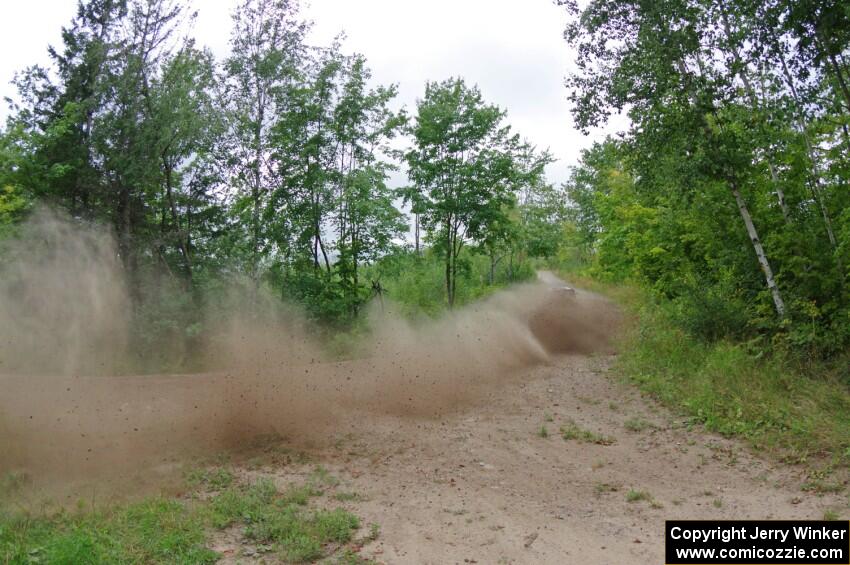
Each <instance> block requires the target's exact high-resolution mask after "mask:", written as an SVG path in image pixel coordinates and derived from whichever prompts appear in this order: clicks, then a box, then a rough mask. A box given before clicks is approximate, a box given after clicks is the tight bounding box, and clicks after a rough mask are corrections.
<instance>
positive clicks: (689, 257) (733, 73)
mask: <svg viewBox="0 0 850 565" xmlns="http://www.w3.org/2000/svg"><path fill="white" fill-rule="evenodd" d="M559 3H560V4H563V5H564V6H565V9H566V11H567V13H568V14H569V17H570V21H569V24H568V26H567V29H566V34H565V37H566V39H567V41H568V42H569V43H570V45H571V46H572V47H573V48H574V49H575V50H576V52H577V53H579V55H578V61H577V65H576V68H575V70H574V72H572V73H571V74H570V75H569V76H568V78H567V83H568V86H569V87H570V97H571V100H572V102H573V104H574V108H573V116H574V118H575V120H576V123H577V125H578V127H579V128H582V129H589V128H592V127H596V126H600V125H602V124H604V123H606V122H607V121H608V118H609V116H610V115H612V114H615V113H618V112H623V113H625V114H627V116H628V118H629V124H628V126H627V127H626V128H625V131H623V132H622V135H619V136H617V137H616V138H615V137H612V138H609V139H608V140H606V141H605V142H602V143H598V144H596V145H595V146H593V147H592V148H591V149H589V150H587V151H585V152H584V154H583V157H582V160H581V163H580V164H579V165H578V166H577V167H575V168H574V170H573V174H572V177H571V179H570V181H569V182H568V183H567V187H566V191H567V193H568V196H569V198H570V201H571V205H572V208H571V213H572V215H571V226H572V228H574V232H573V234H572V236H571V237H572V239H571V243H570V244H569V245H567V246H566V247H571V251H569V252H566V251H562V253H561V260H560V262H558V263H557V264H555V266H556V267H558V268H560V269H562V272H565V276H567V278H568V279H570V280H576V281H578V279H577V278H576V274H578V275H580V276H584V277H586V278H588V279H591V280H593V281H595V282H597V283H600V286H599V287H598V288H600V289H602V290H603V292H605V293H607V294H609V295H610V296H615V297H617V298H618V299H619V300H620V302H621V303H622V304H623V305H624V306H625V307H626V309H627V310H628V311H629V312H630V314H631V315H632V317H633V324H632V327H631V328H630V329H629V331H628V335H627V336H626V337H625V341H624V342H623V345H622V347H621V349H620V356H619V360H618V367H619V370H620V371H621V372H622V374H623V375H625V377H626V378H628V379H629V380H630V381H631V382H633V383H635V384H637V385H638V386H640V387H641V388H642V389H643V390H645V391H647V392H649V393H651V394H652V395H653V396H655V397H656V398H658V399H660V400H661V401H662V402H664V403H665V404H667V405H669V406H671V407H673V408H674V409H676V410H677V411H679V412H680V413H681V414H683V415H685V416H686V417H687V418H688V419H689V421H690V422H694V423H701V424H705V425H706V427H708V428H709V429H711V430H715V431H718V432H721V433H723V434H727V435H738V436H742V437H744V438H746V439H747V440H748V441H750V443H751V444H752V445H753V446H754V447H756V448H759V449H763V450H767V451H769V452H772V453H775V454H777V455H779V456H781V457H784V458H786V459H787V460H789V461H794V462H808V463H811V464H812V465H813V466H815V467H819V468H821V469H820V470H819V471H818V472H821V471H823V472H825V473H827V474H828V469H830V468H834V467H835V466H843V467H846V466H847V464H848V462H850V418H848V417H847V416H848V414H850V355H848V348H850V287H848V280H850V270H848V268H850V254H848V252H850V223H848V222H850V214H848V210H850V199H848V198H850V193H848V191H847V190H846V186H847V183H848V180H850V135H848V132H849V131H850V130H848V124H850V90H848V88H847V85H848V84H850V67H848V64H847V60H848V59H847V55H848V47H850V33H849V32H848V30H850V25H848V24H850V13H848V12H847V10H846V9H845V7H844V6H839V5H838V4H828V3H817V2H816V3H814V4H806V5H802V4H800V3H798V2H791V1H787V0H776V1H771V2H757V3H750V2H740V1H727V0H707V1H704V2H696V3H688V2H666V3H645V2H636V1H626V2H622V1H619V0H592V1H591V2H589V3H585V4H579V3H575V2H566V1H564V2H559ZM824 469H826V471H824Z"/></svg>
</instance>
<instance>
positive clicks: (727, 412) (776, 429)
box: [618, 297, 850, 465]
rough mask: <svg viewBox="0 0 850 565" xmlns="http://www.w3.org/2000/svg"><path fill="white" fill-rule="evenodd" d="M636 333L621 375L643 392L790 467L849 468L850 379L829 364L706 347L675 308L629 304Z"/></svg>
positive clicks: (639, 301)
mask: <svg viewBox="0 0 850 565" xmlns="http://www.w3.org/2000/svg"><path fill="white" fill-rule="evenodd" d="M629 303H630V308H631V309H633V311H634V313H635V314H636V316H637V322H636V326H635V327H634V328H633V330H632V331H631V333H630V335H629V336H628V337H627V340H626V343H624V344H623V347H622V348H621V351H622V353H621V355H620V357H619V359H618V369H619V370H620V371H621V372H622V373H623V374H624V375H625V376H626V377H627V378H628V379H629V380H630V381H631V382H633V383H635V384H637V385H638V386H639V387H640V388H641V389H643V390H645V391H647V392H649V393H651V394H652V395H653V396H655V397H656V398H658V399H659V400H661V401H662V402H664V403H665V404H667V405H668V406H671V407H673V408H675V409H676V410H678V411H680V412H682V413H684V414H686V415H688V416H689V417H690V418H691V420H692V421H693V422H696V423H701V424H704V425H705V426H706V427H707V428H708V429H710V430H712V431H716V432H719V433H722V434H726V435H738V436H742V437H745V438H746V439H747V440H748V441H749V442H751V443H752V445H754V446H755V447H757V448H760V449H765V450H768V451H771V452H774V453H777V454H779V455H781V456H785V457H788V458H789V459H790V460H792V461H806V460H808V459H810V458H814V457H824V456H825V457H829V458H832V459H833V460H835V461H836V462H838V463H841V464H845V465H846V464H848V463H850V459H848V457H850V421H848V419H847V417H846V416H847V414H848V413H850V412H848V411H850V392H848V387H850V380H847V379H846V376H844V377H843V382H842V376H841V375H840V373H837V372H836V371H835V370H832V369H830V368H829V366H828V365H825V364H817V365H812V366H809V367H801V366H798V365H795V363H794V362H793V361H789V360H783V359H782V358H781V357H778V356H769V357H766V356H763V355H762V354H760V353H757V352H754V351H751V350H748V348H747V347H746V346H745V345H738V344H734V343H730V342H728V341H719V342H715V343H705V342H703V341H700V340H697V339H695V338H693V337H692V336H690V335H689V334H688V333H687V332H685V331H684V330H683V329H682V328H681V327H680V326H679V325H678V324H677V323H676V322H675V320H676V316H677V312H676V307H675V305H673V304H669V303H664V302H657V301H651V300H647V299H646V298H643V297H638V298H634V297H632V298H630V299H629Z"/></svg>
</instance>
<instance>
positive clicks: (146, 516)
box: [0, 498, 218, 565]
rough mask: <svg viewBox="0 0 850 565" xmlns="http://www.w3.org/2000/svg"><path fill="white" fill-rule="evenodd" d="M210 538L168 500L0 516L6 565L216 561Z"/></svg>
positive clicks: (196, 520) (0, 544) (0, 542)
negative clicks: (102, 508)
mask: <svg viewBox="0 0 850 565" xmlns="http://www.w3.org/2000/svg"><path fill="white" fill-rule="evenodd" d="M205 540H206V536H205V534H204V524H203V521H202V520H201V519H200V518H199V517H198V516H196V515H195V514H193V512H192V511H191V510H189V509H188V508H187V507H186V506H184V505H183V504H182V503H180V502H177V501H174V500H167V499H159V498H157V499H150V500H146V501H144V502H140V503H137V504H133V505H130V506H128V507H126V508H116V509H113V510H108V511H95V512H79V513H70V512H60V513H59V514H57V515H54V516H37V517H33V516H28V515H25V514H24V515H11V514H0V559H2V560H3V562H5V563H57V564H63V563H64V564H68V565H71V564H77V563H126V564H128V565H129V564H131V563H154V562H155V563H215V562H216V561H217V560H218V556H217V554H216V553H215V552H213V551H210V550H209V549H206V548H205V547H204V543H205Z"/></svg>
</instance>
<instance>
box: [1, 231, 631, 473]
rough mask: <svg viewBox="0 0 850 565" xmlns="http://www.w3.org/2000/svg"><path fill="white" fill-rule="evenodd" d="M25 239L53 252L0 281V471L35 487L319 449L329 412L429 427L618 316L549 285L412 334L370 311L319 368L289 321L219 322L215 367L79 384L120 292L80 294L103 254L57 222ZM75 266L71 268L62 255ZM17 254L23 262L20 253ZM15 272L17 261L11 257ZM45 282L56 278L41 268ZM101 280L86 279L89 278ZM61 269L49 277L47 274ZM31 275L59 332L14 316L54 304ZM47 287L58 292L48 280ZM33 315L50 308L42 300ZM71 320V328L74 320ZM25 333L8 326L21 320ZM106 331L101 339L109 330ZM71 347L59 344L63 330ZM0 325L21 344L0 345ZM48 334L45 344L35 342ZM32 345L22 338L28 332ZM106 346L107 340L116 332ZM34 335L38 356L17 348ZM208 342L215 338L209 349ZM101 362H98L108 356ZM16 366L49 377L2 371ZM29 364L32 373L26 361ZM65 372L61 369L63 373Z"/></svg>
mask: <svg viewBox="0 0 850 565" xmlns="http://www.w3.org/2000/svg"><path fill="white" fill-rule="evenodd" d="M38 229H41V230H46V231H47V232H49V233H51V234H53V233H56V230H57V229H58V230H59V231H60V232H61V236H62V238H64V239H65V240H66V243H65V244H64V245H65V248H64V249H63V253H59V254H51V255H50V256H48V257H47V258H46V259H45V258H40V259H39V260H38V264H37V268H34V269H32V268H30V267H28V266H25V265H19V266H17V267H16V270H15V273H16V274H15V277H16V278H15V280H16V281H17V283H16V284H14V285H12V284H4V285H3V286H2V291H3V294H2V296H0V300H2V310H0V311H2V313H3V315H4V316H5V319H4V320H3V322H4V323H2V326H3V327H4V328H5V330H4V332H5V333H4V339H5V340H6V343H10V342H11V343H15V344H24V346H19V347H17V349H16V350H13V349H10V348H5V349H3V360H4V365H3V367H4V369H3V372H4V373H6V374H5V375H4V376H2V377H0V380H2V383H1V384H0V386H2V389H3V391H4V394H3V396H2V398H0V442H2V443H0V451H2V454H3V456H2V457H0V472H9V471H16V472H24V473H26V474H27V475H29V476H30V477H32V478H33V479H34V480H36V481H38V480H42V481H44V482H50V481H56V480H61V481H68V480H75V479H81V478H86V479H91V478H93V477H102V476H103V477H106V476H110V475H113V476H114V475H123V474H127V473H136V472H138V471H139V469H142V468H157V467H159V468H167V467H168V466H169V465H170V464H172V463H175V462H179V461H180V460H182V459H185V458H187V457H190V456H192V455H196V454H203V453H205V452H210V451H212V450H220V449H227V448H232V447H236V446H240V445H244V443H245V442H246V441H247V440H249V439H250V438H251V437H254V436H259V435H263V434H276V435H278V436H283V437H285V438H287V440H288V441H290V442H292V443H293V444H299V443H312V444H316V443H321V442H322V441H323V440H324V439H325V438H326V437H327V434H326V432H327V430H328V427H329V426H331V425H332V424H333V423H334V421H335V416H336V415H338V414H340V413H341V412H342V411H352V410H354V411H359V412H363V413H365V414H368V413H381V414H398V415H407V416H412V417H426V418H428V417H437V416H439V415H441V414H444V413H446V412H447V411H450V410H452V409H454V408H456V407H457V406H458V405H460V404H463V403H469V402H473V401H475V400H476V399H478V398H485V397H486V395H487V393H488V391H492V388H493V387H494V386H497V385H499V384H500V383H502V382H505V381H509V380H511V379H512V378H516V376H517V374H518V372H519V371H518V370H519V369H522V368H524V367H528V366H530V365H535V364H541V363H546V362H547V360H548V359H549V356H550V355H552V354H562V353H589V352H594V351H605V350H607V349H609V348H610V345H609V342H610V337H611V333H612V329H613V328H614V327H615V326H616V324H617V321H618V314H617V312H616V311H615V310H614V309H613V307H611V306H610V305H609V304H608V303H607V302H605V301H604V300H603V299H601V298H600V297H598V296H595V295H593V294H590V293H586V292H581V291H578V292H572V293H563V292H557V293H553V292H551V291H550V288H551V287H552V286H553V284H556V285H557V286H559V287H563V282H562V281H560V280H558V279H557V278H556V277H554V276H553V275H551V274H549V273H544V274H543V275H541V280H539V281H538V282H536V283H534V284H528V285H523V286H519V287H516V288H514V289H512V290H509V291H504V292H500V293H498V294H496V295H494V296H492V297H491V298H489V299H487V300H485V301H482V302H480V303H477V304H476V305H475V306H474V307H470V308H466V309H461V310H458V311H456V312H454V313H451V314H448V315H446V316H444V317H443V318H441V319H439V320H436V321H431V322H428V323H424V324H419V325H412V324H410V323H408V322H406V321H404V320H402V319H401V318H399V317H398V316H396V315H394V314H393V312H392V307H391V305H390V307H388V308H386V309H385V311H383V312H381V311H380V309H379V308H377V307H376V308H374V309H373V312H372V313H371V326H372V327H373V328H375V330H374V332H373V336H372V338H371V341H370V343H369V344H368V345H367V347H366V348H365V352H364V354H363V355H362V357H361V358H358V359H356V360H350V361H344V362H322V361H321V356H320V353H319V352H320V349H321V348H320V347H319V346H318V344H315V343H313V342H311V341H310V339H309V338H308V337H307V334H306V333H303V332H302V331H301V329H300V328H299V326H298V324H297V323H295V322H294V321H293V319H292V318H290V319H289V320H287V319H280V320H277V321H276V323H275V324H274V325H272V324H269V323H265V324H263V325H256V326H252V325H251V324H250V323H248V322H246V321H245V320H234V321H233V323H232V324H231V325H230V327H228V328H226V331H223V332H222V333H221V334H220V335H219V338H220V339H219V341H218V342H217V343H216V347H215V348H214V349H215V350H216V352H217V354H216V355H212V354H210V358H209V363H210V364H211V365H212V364H220V365H219V366H218V367H211V368H217V370H211V371H210V372H206V373H203V374H193V375H145V376H83V375H85V373H83V372H82V371H80V368H81V367H88V368H91V365H90V364H87V362H88V361H91V360H88V359H86V356H93V357H94V358H95V359H98V360H99V361H98V362H101V363H103V362H105V361H109V362H111V363H112V362H116V359H114V357H115V354H116V353H118V352H120V351H121V349H120V347H121V344H123V343H124V339H125V338H124V337H123V336H122V337H121V340H122V341H121V343H117V344H110V348H111V349H110V350H109V351H101V350H100V349H99V348H100V347H104V346H102V345H101V341H102V340H103V339H104V336H106V335H110V333H109V331H106V329H105V328H104V326H101V325H98V324H99V322H100V320H98V319H97V316H95V315H94V314H95V313H102V314H104V315H105V314H108V315H110V316H111V315H112V313H115V312H119V313H120V312H121V311H122V306H126V305H122V304H120V301H121V300H123V297H124V296H126V294H125V293H124V292H123V291H122V290H116V291H114V292H113V293H112V294H110V295H108V296H110V300H114V301H117V302H118V303H116V304H110V305H108V307H104V306H100V305H97V304H95V303H94V302H95V301H97V300H100V299H101V296H102V294H103V293H102V292H94V289H92V288H90V286H89V285H102V284H112V285H118V286H119V287H120V279H118V278H114V277H116V275H113V274H112V273H114V272H115V271H114V269H117V268H118V267H117V265H113V264H112V263H111V262H110V261H111V260H110V259H109V258H110V257H113V256H114V255H111V253H112V248H111V247H110V245H108V244H97V245H94V244H93V241H94V240H91V241H86V242H83V243H80V244H79V245H78V246H76V247H74V245H76V244H75V243H74V236H73V235H72V234H71V233H66V232H62V231H61V230H62V224H61V222H59V223H56V221H55V220H50V221H49V222H43V223H42V224H41V225H40V227H38ZM67 242H70V244H71V248H69V247H68V243H67ZM73 253H77V254H82V253H84V254H87V256H86V258H85V260H82V259H80V258H78V259H80V260H81V263H80V264H83V265H86V269H84V270H83V269H81V270H78V271H75V270H73V269H69V268H68V265H71V264H75V263H74V261H73V257H72V256H69V255H73ZM30 257H33V256H32V255H30ZM21 260H22V261H23V259H21ZM54 269H57V271H53V270H54ZM91 269H95V270H94V272H95V273H101V274H103V275H106V276H107V279H106V280H107V281H108V283H105V282H104V281H103V280H102V279H101V277H100V276H98V277H96V278H92V277H91V275H90V270H91ZM60 271H61V272H62V275H61V279H60V278H59V277H60V275H59V272H60ZM28 277H30V278H37V279H38V280H41V281H48V283H47V284H51V285H52V284H55V285H57V287H60V286H61V287H64V288H69V289H72V290H71V291H70V292H73V293H74V294H75V297H76V303H75V304H76V305H75V308H74V310H73V311H71V310H65V311H62V320H63V324H61V325H58V326H57V325H55V324H54V325H51V324H50V319H51V314H52V312H53V308H52V307H49V306H44V307H42V308H39V309H37V310H28V309H23V308H19V307H17V306H15V305H16V304H22V303H23V304H35V303H36V297H35V296H31V295H30V294H31V293H34V292H38V293H47V294H46V295H45V296H48V297H49V296H51V293H56V294H57V297H58V298H59V299H60V301H65V300H66V299H67V297H66V296H65V295H64V294H63V293H62V292H59V291H57V290H56V289H54V288H53V287H50V288H47V289H45V288H44V286H43V285H41V286H39V285H29V284H28V283H29V282H30V281H29V280H28ZM4 280H7V281H8V280H10V279H9V278H6V279H4ZM58 280H61V281H62V283H61V285H60V284H59V283H58V282H53V281H58ZM47 304H50V303H49V302H48V303H47ZM77 315H79V316H83V318H82V319H76V318H75V316H77ZM23 318H26V319H27V320H28V323H27V324H23V323H21V322H22V319H23ZM113 323H114V321H113V320H110V321H109V322H108V324H107V327H110V324H113ZM69 324H70V327H71V328H73V329H74V332H77V333H79V334H80V338H78V339H77V340H75V341H71V342H67V341H65V337H64V334H62V333H61V332H67V331H69V330H68V327H69ZM9 328H18V329H19V331H21V332H22V333H21V334H20V335H13V334H11V333H10V332H9ZM50 328H54V330H55V331H56V332H59V333H57V335H50V331H49V330H50ZM29 332H33V335H28V333H29ZM116 333H117V334H120V332H116ZM45 336H46V337H47V338H48V339H51V340H52V341H49V343H51V344H55V347H54V348H53V350H52V351H51V350H47V349H43V350H42V353H43V354H42V356H41V357H42V358H41V359H40V360H37V358H36V357H35V355H36V353H37V351H36V350H35V349H33V348H31V347H30V346H29V345H30V344H35V343H36V341H35V338H37V339H44V338H45ZM222 336H223V337H222ZM107 354H108V356H107ZM31 360H36V361H37V363H36V364H37V366H40V367H43V368H48V369H49V368H52V369H53V373H52V374H51V373H50V372H49V371H45V372H43V373H42V374H32V372H31V371H28V373H29V374H15V372H14V371H11V370H9V368H12V369H18V368H21V367H25V366H26V363H27V362H28V361H31ZM34 362H35V361H34ZM68 368H70V369H71V370H70V371H68V370H62V369H68Z"/></svg>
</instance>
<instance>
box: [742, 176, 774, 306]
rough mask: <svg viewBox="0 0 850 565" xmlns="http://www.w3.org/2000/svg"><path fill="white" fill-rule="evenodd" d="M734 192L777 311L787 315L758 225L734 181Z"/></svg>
mask: <svg viewBox="0 0 850 565" xmlns="http://www.w3.org/2000/svg"><path fill="white" fill-rule="evenodd" d="M730 187H731V189H732V194H733V195H734V196H735V203H736V204H737V205H738V210H739V211H740V212H741V218H743V220H744V225H745V226H747V235H749V236H750V241H751V242H752V244H753V249H755V252H756V257H758V261H759V266H760V267H761V270H762V272H763V273H764V278H765V279H766V281H767V288H769V289H770V294H771V295H772V296H773V304H774V306H776V313H777V314H779V317H781V318H784V317H785V303H784V302H783V301H782V295H781V294H780V292H779V287H778V286H777V285H776V280H775V279H774V278H773V269H771V268H770V263H769V262H768V261H767V255H766V254H765V252H764V247H763V246H762V244H761V240H760V239H759V235H758V232H757V231H756V226H755V225H753V219H752V217H751V216H750V211H749V209H748V208H747V203H746V202H744V198H743V197H742V196H741V191H739V190H738V187H737V186H736V185H735V184H734V183H732V184H730Z"/></svg>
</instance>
